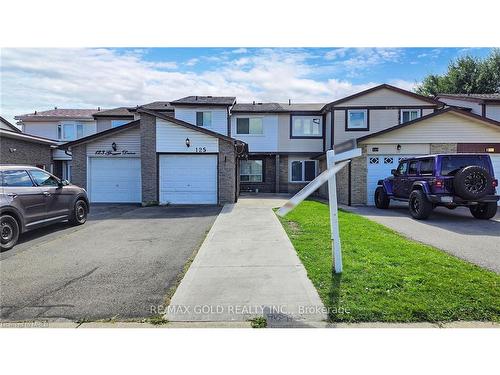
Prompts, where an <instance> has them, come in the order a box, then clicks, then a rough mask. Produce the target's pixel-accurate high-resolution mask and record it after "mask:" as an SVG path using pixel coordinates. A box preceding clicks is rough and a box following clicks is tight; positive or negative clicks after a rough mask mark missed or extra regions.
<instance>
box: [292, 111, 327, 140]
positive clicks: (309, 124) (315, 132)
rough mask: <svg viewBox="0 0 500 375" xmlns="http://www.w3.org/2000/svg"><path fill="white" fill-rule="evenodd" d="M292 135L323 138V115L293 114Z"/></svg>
mask: <svg viewBox="0 0 500 375" xmlns="http://www.w3.org/2000/svg"><path fill="white" fill-rule="evenodd" d="M291 125H292V126H291V137H292V138H293V137H300V138H321V137H322V136H323V126H322V117H321V116H296V115H292V116H291Z"/></svg>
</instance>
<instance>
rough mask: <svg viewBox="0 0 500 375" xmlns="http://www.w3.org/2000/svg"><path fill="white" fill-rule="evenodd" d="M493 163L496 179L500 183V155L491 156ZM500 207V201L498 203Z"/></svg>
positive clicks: (498, 192)
mask: <svg viewBox="0 0 500 375" xmlns="http://www.w3.org/2000/svg"><path fill="white" fill-rule="evenodd" d="M490 158H491V162H492V163H493V170H494V173H495V178H496V179H497V180H498V181H500V155H490ZM497 194H500V188H498V187H497ZM498 205H499V206H500V201H499V202H498Z"/></svg>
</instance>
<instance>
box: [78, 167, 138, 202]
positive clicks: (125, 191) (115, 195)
mask: <svg viewBox="0 0 500 375" xmlns="http://www.w3.org/2000/svg"><path fill="white" fill-rule="evenodd" d="M89 164H90V165H89V168H90V173H89V183H88V185H89V191H90V201H91V202H96V203H97V202H100V203H140V202H141V159H139V158H116V159H112V158H90V162H89Z"/></svg>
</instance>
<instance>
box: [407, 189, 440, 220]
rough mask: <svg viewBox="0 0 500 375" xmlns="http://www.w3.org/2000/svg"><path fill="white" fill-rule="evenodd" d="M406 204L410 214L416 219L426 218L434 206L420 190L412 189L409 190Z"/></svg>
mask: <svg viewBox="0 0 500 375" xmlns="http://www.w3.org/2000/svg"><path fill="white" fill-rule="evenodd" d="M408 206H409V209H410V214H411V216H413V218H415V219H418V220H422V219H427V218H428V217H429V215H430V214H431V213H432V210H433V208H434V207H433V205H432V203H431V202H429V201H428V200H427V198H426V197H425V194H424V192H423V191H422V190H413V191H412V192H411V194H410V199H409V200H408Z"/></svg>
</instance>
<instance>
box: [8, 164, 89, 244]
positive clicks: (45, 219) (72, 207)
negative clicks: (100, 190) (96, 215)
mask: <svg viewBox="0 0 500 375" xmlns="http://www.w3.org/2000/svg"><path fill="white" fill-rule="evenodd" d="M88 212H89V200H88V198H87V193H86V192H85V189H82V188H80V187H78V186H75V185H71V184H70V183H69V182H68V181H66V180H60V179H59V178H57V177H55V176H53V175H51V174H50V173H48V172H46V171H44V170H43V169H40V168H35V167H31V166H20V165H9V166H6V165H2V166H0V234H1V249H2V250H9V249H11V248H12V247H14V245H15V244H16V243H17V240H18V238H19V235H20V234H21V233H24V232H26V231H28V230H31V229H35V228H39V227H42V226H46V225H50V224H53V223H56V222H60V221H65V220H69V222H70V223H71V224H73V225H82V224H84V223H85V222H86V221H87V214H88Z"/></svg>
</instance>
